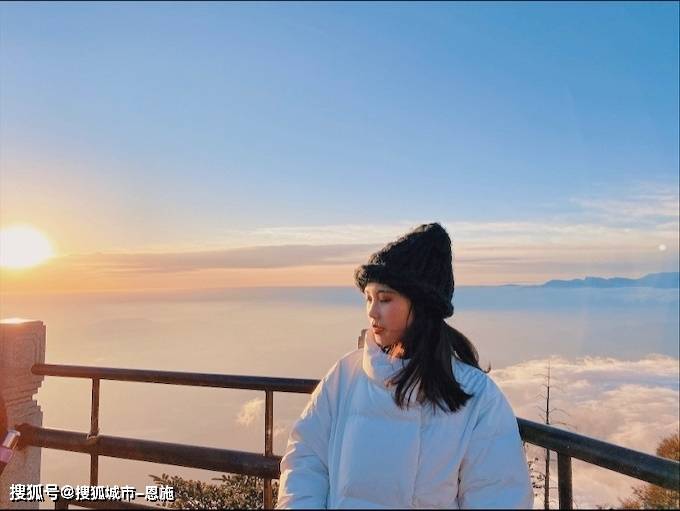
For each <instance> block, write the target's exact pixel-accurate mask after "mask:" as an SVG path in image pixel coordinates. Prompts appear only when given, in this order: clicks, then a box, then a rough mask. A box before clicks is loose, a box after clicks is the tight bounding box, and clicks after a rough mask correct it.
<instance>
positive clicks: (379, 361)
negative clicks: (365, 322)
mask: <svg viewBox="0 0 680 511" xmlns="http://www.w3.org/2000/svg"><path fill="white" fill-rule="evenodd" d="M408 362H409V359H403V358H394V357H391V356H390V355H388V354H387V353H383V351H382V350H381V349H380V346H378V344H377V343H376V340H375V337H374V335H373V331H372V330H371V329H370V328H369V329H368V330H366V334H364V353H363V360H362V367H363V369H364V372H365V373H366V376H368V378H369V379H371V380H373V381H374V382H375V383H376V384H377V385H378V386H380V387H382V388H385V389H387V388H390V387H388V385H387V380H388V379H389V378H390V377H392V376H393V375H394V374H395V373H396V372H398V371H399V370H401V369H402V368H403V367H406V365H407V364H408ZM419 388H420V383H418V384H417V385H416V386H415V387H414V389H413V392H411V397H410V400H409V403H411V404H414V403H415V401H416V396H417V395H418V389H419Z"/></svg>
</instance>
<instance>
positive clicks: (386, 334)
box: [364, 282, 413, 346]
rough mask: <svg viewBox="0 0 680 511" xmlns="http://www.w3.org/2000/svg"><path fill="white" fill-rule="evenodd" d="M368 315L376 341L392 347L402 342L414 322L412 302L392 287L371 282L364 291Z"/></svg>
mask: <svg viewBox="0 0 680 511" xmlns="http://www.w3.org/2000/svg"><path fill="white" fill-rule="evenodd" d="M364 297H365V298H366V314H367V315H368V322H369V325H370V327H371V329H372V330H373V335H374V336H375V340H376V341H378V343H379V344H381V345H382V346H391V345H392V344H394V343H395V342H397V341H399V340H401V338H402V336H403V334H404V331H405V330H406V327H407V326H409V325H410V324H411V322H412V321H413V314H411V310H410V309H411V300H409V299H408V298H406V297H405V296H404V295H402V294H400V293H398V292H397V291H395V290H394V289H392V288H391V287H389V286H387V285H385V284H380V283H377V282H369V283H368V284H367V285H366V288H365V289H364Z"/></svg>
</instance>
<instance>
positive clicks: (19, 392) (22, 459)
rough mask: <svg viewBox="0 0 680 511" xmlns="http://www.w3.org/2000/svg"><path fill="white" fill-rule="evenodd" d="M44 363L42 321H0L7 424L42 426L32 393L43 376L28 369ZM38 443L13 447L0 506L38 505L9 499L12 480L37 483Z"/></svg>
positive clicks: (0, 389)
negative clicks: (14, 448) (14, 451)
mask: <svg viewBox="0 0 680 511" xmlns="http://www.w3.org/2000/svg"><path fill="white" fill-rule="evenodd" d="M44 363H45V325H44V324H43V323H42V321H31V320H18V319H8V320H3V321H0V395H1V396H2V401H4V403H5V406H6V408H7V419H8V426H9V428H11V429H16V426H18V425H19V424H23V423H27V424H31V425H33V426H42V422H43V414H42V410H41V409H40V407H39V406H38V403H37V402H36V401H35V400H34V399H33V395H34V394H35V393H36V392H37V391H38V388H39V387H40V385H41V383H42V381H43V379H44V378H45V377H44V376H40V375H34V374H32V373H31V367H32V366H33V364H44ZM40 458H41V452H40V448H39V447H25V448H23V449H21V450H19V451H17V452H16V453H15V455H14V457H13V458H12V461H11V462H10V463H9V465H7V468H6V469H5V471H4V472H3V473H2V476H0V509H38V502H19V501H17V502H10V500H9V498H10V492H9V489H10V485H11V484H12V483H21V484H39V483H40Z"/></svg>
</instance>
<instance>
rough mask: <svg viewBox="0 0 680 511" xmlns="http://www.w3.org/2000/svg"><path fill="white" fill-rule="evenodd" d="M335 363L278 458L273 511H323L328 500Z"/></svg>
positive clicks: (335, 380) (335, 374) (335, 384)
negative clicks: (278, 478)
mask: <svg viewBox="0 0 680 511" xmlns="http://www.w3.org/2000/svg"><path fill="white" fill-rule="evenodd" d="M337 369H338V364H337V363H336V364H335V365H334V366H333V367H332V368H331V369H330V371H329V372H328V374H326V376H324V378H323V379H322V380H321V381H320V382H319V384H318V385H317V387H316V388H315V389H314V392H313V393H312V395H311V397H310V400H309V402H308V403H307V406H306V407H305V409H304V410H303V411H302V414H301V416H300V418H299V419H298V420H297V421H296V422H295V424H294V425H293V428H292V430H291V433H290V437H289V438H288V445H287V447H286V453H285V454H284V456H283V458H282V459H281V478H280V484H279V496H278V500H277V503H276V509H311V508H316V509H319V508H325V507H326V499H327V498H328V488H329V486H328V484H329V483H328V443H329V439H330V433H331V424H332V421H333V419H334V415H335V406H334V403H335V402H336V401H337V390H338V387H337V379H338V374H337V373H338V371H337Z"/></svg>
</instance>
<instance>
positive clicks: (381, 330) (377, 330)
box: [373, 326, 385, 334]
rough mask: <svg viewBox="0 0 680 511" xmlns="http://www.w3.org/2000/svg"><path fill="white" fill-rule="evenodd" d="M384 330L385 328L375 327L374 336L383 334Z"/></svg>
mask: <svg viewBox="0 0 680 511" xmlns="http://www.w3.org/2000/svg"><path fill="white" fill-rule="evenodd" d="M384 330H385V329H384V328H380V327H375V326H374V327H373V333H374V334H381V333H382V332H383V331H384Z"/></svg>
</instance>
